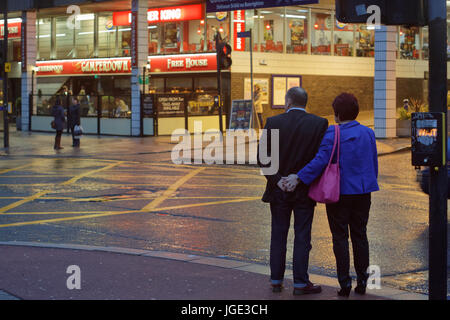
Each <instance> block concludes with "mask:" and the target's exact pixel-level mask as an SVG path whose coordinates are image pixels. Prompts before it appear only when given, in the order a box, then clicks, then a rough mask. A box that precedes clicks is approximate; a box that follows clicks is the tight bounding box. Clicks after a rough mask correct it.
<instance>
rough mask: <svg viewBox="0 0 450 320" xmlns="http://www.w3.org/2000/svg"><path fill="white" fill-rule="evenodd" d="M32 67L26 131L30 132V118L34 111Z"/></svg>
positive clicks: (33, 72)
mask: <svg viewBox="0 0 450 320" xmlns="http://www.w3.org/2000/svg"><path fill="white" fill-rule="evenodd" d="M34 74H35V71H34V69H33V70H32V71H31V94H30V104H29V105H30V107H29V108H28V109H29V110H28V131H29V132H31V119H32V116H33V111H34Z"/></svg>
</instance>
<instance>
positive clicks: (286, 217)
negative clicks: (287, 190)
mask: <svg viewBox="0 0 450 320" xmlns="http://www.w3.org/2000/svg"><path fill="white" fill-rule="evenodd" d="M283 193H284V192H283V191H282V190H281V189H279V190H277V191H276V192H275V195H274V200H273V201H272V202H271V203H270V209H271V213H272V235H271V244H270V270H271V279H272V283H273V284H281V282H282V281H283V278H284V272H285V269H286V246H287V237H288V233H289V227H290V220H291V215H292V212H294V234H295V239H294V257H293V272H294V287H295V286H296V285H297V286H303V285H305V284H307V283H308V282H309V277H308V265H309V252H310V251H311V248H312V247H311V228H312V222H313V215H314V206H310V205H307V204H305V203H299V202H295V201H285V200H283Z"/></svg>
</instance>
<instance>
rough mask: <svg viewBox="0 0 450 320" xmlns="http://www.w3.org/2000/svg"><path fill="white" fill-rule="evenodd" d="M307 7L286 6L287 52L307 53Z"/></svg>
mask: <svg viewBox="0 0 450 320" xmlns="http://www.w3.org/2000/svg"><path fill="white" fill-rule="evenodd" d="M307 17H308V9H305V8H300V7H288V8H286V20H287V26H288V28H287V43H286V51H287V52H288V53H300V54H307V53H308V19H307Z"/></svg>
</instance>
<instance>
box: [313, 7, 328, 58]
mask: <svg viewBox="0 0 450 320" xmlns="http://www.w3.org/2000/svg"><path fill="white" fill-rule="evenodd" d="M312 25H313V29H312V39H311V43H312V53H313V54H321V55H329V54H331V29H332V28H333V25H334V21H333V19H332V17H331V15H330V14H328V13H319V12H313V14H312Z"/></svg>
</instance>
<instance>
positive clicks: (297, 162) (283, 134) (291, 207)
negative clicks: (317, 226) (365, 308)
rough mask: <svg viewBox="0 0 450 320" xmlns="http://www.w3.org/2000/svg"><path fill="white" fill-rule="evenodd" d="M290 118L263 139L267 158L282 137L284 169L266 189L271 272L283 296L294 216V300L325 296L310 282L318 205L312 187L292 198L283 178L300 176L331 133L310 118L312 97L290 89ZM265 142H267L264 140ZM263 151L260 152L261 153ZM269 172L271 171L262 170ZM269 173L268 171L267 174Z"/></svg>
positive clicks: (272, 122) (274, 123)
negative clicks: (276, 136) (274, 142)
mask: <svg viewBox="0 0 450 320" xmlns="http://www.w3.org/2000/svg"><path fill="white" fill-rule="evenodd" d="M285 101H286V102H285V107H284V108H285V111H286V112H285V113H283V114H280V115H277V116H275V117H271V118H268V119H267V122H266V126H265V127H264V129H265V130H264V131H263V137H262V138H261V140H260V141H264V140H266V141H267V146H266V148H267V153H268V155H269V156H272V155H271V141H270V140H271V136H272V130H278V132H279V142H280V144H279V169H278V172H277V173H276V174H273V175H266V179H267V186H266V190H265V193H264V196H263V198H262V201H263V202H266V203H270V211H271V215H272V231H271V243H270V269H271V282H272V291H273V292H281V290H282V288H283V279H284V273H285V268H286V245H287V236H288V232H289V228H290V219H291V215H292V212H294V229H295V239H294V252H293V273H294V274H293V277H294V295H302V294H309V293H320V292H321V291H322V288H321V287H320V286H316V285H314V284H313V283H311V282H310V281H309V275H308V265H309V252H310V250H311V248H312V247H311V227H312V221H313V215H314V207H315V205H316V204H315V202H314V201H312V200H311V199H309V198H308V187H307V186H305V185H299V186H298V187H297V188H295V190H293V191H292V192H287V189H286V186H285V185H284V184H283V181H282V177H285V176H288V175H290V174H295V173H297V172H298V171H299V170H300V169H302V168H303V167H304V166H305V165H306V164H307V163H308V162H310V161H311V160H312V159H313V158H314V156H315V154H316V153H317V151H318V149H319V146H320V142H321V141H322V138H323V136H324V134H325V132H326V130H327V128H328V120H326V119H323V118H320V117H318V116H315V115H312V114H310V113H307V112H306V110H305V108H306V105H307V102H308V94H307V93H306V91H305V90H304V89H303V88H300V87H294V88H291V89H289V91H288V92H287V94H286V97H285ZM264 136H266V137H264ZM262 147H263V146H261V145H260V146H259V149H258V159H260V156H259V153H260V152H259V150H260V149H261V148H262ZM260 166H261V167H266V166H267V165H262V164H261V163H260ZM263 172H264V168H263Z"/></svg>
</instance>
